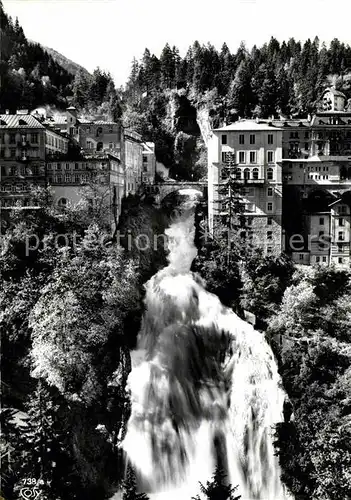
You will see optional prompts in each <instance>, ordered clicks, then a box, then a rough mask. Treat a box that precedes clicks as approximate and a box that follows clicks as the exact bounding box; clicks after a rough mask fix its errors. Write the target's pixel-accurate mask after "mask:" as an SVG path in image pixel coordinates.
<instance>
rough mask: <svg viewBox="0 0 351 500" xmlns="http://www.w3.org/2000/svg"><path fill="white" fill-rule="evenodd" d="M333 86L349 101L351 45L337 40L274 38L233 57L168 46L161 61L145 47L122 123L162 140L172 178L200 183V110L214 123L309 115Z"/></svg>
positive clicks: (159, 149)
mask: <svg viewBox="0 0 351 500" xmlns="http://www.w3.org/2000/svg"><path fill="white" fill-rule="evenodd" d="M330 85H335V86H336V88H338V89H339V90H342V91H343V92H345V93H346V95H347V97H351V94H350V85H351V47H350V46H349V45H345V44H344V43H342V42H340V41H339V40H338V39H334V40H332V42H331V43H330V45H329V47H327V46H326V45H325V44H324V43H320V41H319V40H318V38H317V37H316V38H315V39H314V40H313V41H312V40H310V39H308V40H306V42H305V43H303V44H302V43H301V42H300V41H296V40H295V39H293V38H291V39H289V40H288V41H284V42H282V43H280V42H278V40H276V39H275V38H271V40H270V41H269V42H268V43H265V44H263V45H262V46H261V47H258V46H256V45H255V46H254V47H253V48H252V49H251V50H248V49H247V48H246V47H245V45H244V44H243V43H242V44H241V45H240V47H239V48H238V49H237V51H236V52H233V53H232V52H231V51H230V50H229V47H228V45H227V44H226V43H224V44H223V46H222V48H221V50H219V51H218V50H217V49H216V48H215V47H214V46H213V45H211V44H210V43H208V44H207V45H201V44H200V43H199V42H197V41H196V42H194V44H193V45H192V46H191V47H189V50H188V51H187V53H186V55H185V57H180V54H179V50H178V49H177V47H174V46H173V47H170V46H169V44H166V45H165V47H164V48H163V50H162V52H161V55H160V57H157V56H156V55H154V54H151V53H150V51H149V50H148V49H145V52H144V54H143V56H142V58H141V60H140V61H137V60H136V59H134V60H133V62H132V69H131V73H130V77H129V80H128V82H127V84H126V87H125V91H124V95H123V119H124V123H125V124H128V125H132V126H133V128H135V129H136V130H137V131H138V132H140V133H141V134H142V135H143V136H144V137H145V139H146V140H150V141H154V142H155V143H156V154H157V159H158V160H159V161H161V162H163V163H164V164H165V165H166V166H168V167H171V176H172V177H177V176H179V177H181V178H184V179H187V180H191V179H192V178H194V179H199V178H201V177H202V176H204V175H205V174H206V171H205V166H206V161H204V159H203V158H202V156H201V147H202V146H203V143H202V140H201V137H200V130H202V124H201V120H202V118H201V117H200V114H199V110H201V109H203V108H206V109H207V110H208V120H209V121H210V125H212V126H219V125H222V124H223V122H224V121H226V122H231V121H234V120H236V119H238V118H239V117H242V118H244V117H245V118H250V117H263V118H268V117H269V116H272V115H274V116H279V115H285V116H290V115H293V116H307V114H308V113H311V112H313V111H315V110H316V108H317V105H318V100H319V98H320V95H321V92H322V91H323V90H324V89H325V88H326V87H327V86H330ZM197 120H198V123H197ZM205 128H206V127H205ZM202 132H203V130H202ZM203 139H204V141H205V142H206V138H205V137H203ZM179 146H181V148H182V149H181V153H182V154H181V155H180V156H179V155H178V152H179ZM179 158H182V161H180V160H179Z"/></svg>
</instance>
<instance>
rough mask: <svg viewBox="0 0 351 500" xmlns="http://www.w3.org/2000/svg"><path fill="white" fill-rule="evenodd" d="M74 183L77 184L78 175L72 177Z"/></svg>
mask: <svg viewBox="0 0 351 500" xmlns="http://www.w3.org/2000/svg"><path fill="white" fill-rule="evenodd" d="M74 182H75V183H76V184H79V175H75V176H74Z"/></svg>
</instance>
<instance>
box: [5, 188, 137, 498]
mask: <svg viewBox="0 0 351 500" xmlns="http://www.w3.org/2000/svg"><path fill="white" fill-rule="evenodd" d="M33 196H35V197H36V198H37V199H38V198H41V199H42V201H43V206H42V208H40V209H38V210H33V211H32V212H30V211H17V212H14V213H13V214H12V216H11V219H10V221H9V222H8V225H7V232H6V234H5V235H4V236H3V237H2V252H1V256H0V272H1V280H2V288H1V291H0V303H1V312H0V328H1V332H2V353H1V354H2V360H1V361H2V384H3V389H4V390H3V399H2V406H3V408H4V411H2V412H1V419H2V423H3V429H5V431H6V432H4V433H3V436H2V439H3V441H2V442H1V446H2V447H5V449H7V448H6V447H8V446H11V447H12V448H13V449H14V450H15V451H14V452H13V453H12V456H11V459H12V462H11V468H10V469H9V470H6V478H5V480H4V481H3V484H2V487H3V492H2V493H3V494H4V496H5V498H17V496H16V495H18V498H20V488H21V486H22V487H23V482H22V480H23V478H24V477H35V478H36V479H37V480H38V481H39V480H40V481H41V482H42V484H41V486H40V489H41V491H42V495H43V498H47V499H48V500H49V499H50V500H51V499H52V498H58V499H61V498H65V499H70V498H71V499H83V498H84V499H87V498H91V499H95V498H105V497H106V496H107V497H108V496H109V495H110V496H111V494H112V493H113V489H114V487H115V485H116V483H117V482H118V480H119V479H121V478H120V477H118V474H120V473H121V468H120V467H119V465H120V462H119V460H120V455H119V452H118V447H117V445H118V444H119V442H120V441H121V439H122V438H123V433H124V431H125V424H126V421H127V419H128V417H129V402H128V397H127V394H126V392H125V391H126V389H125V387H126V379H127V376H128V373H129V371H130V355H129V348H128V346H129V344H130V343H131V342H132V340H131V338H130V336H131V335H133V333H132V332H130V331H129V329H128V317H129V315H130V314H131V313H132V314H135V312H136V311H138V310H140V308H141V303H140V294H139V290H140V287H141V282H140V275H139V273H138V272H137V270H136V266H135V264H134V261H133V260H132V259H131V258H130V257H127V256H126V254H125V252H124V251H123V249H122V248H121V247H120V246H118V245H117V244H115V243H113V242H112V241H111V237H110V236H109V235H108V234H105V232H104V227H99V226H98V225H97V224H93V225H90V226H89V225H87V220H88V217H87V215H86V214H85V213H84V208H82V207H77V208H72V209H66V210H65V211H64V212H61V213H57V212H55V211H54V210H53V208H52V205H51V202H50V193H38V192H36V193H34V195H33ZM90 210H91V208H90ZM90 215H91V217H92V218H93V219H94V218H95V220H98V217H94V214H91V213H90Z"/></svg>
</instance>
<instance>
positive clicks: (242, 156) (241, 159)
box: [222, 151, 274, 164]
mask: <svg viewBox="0 0 351 500" xmlns="http://www.w3.org/2000/svg"><path fill="white" fill-rule="evenodd" d="M234 155H235V153H230V152H223V153H222V163H230V162H233V161H234V162H235V156H234ZM266 158H267V163H274V151H267V157H266ZM237 160H238V163H241V164H244V163H257V151H238V154H237Z"/></svg>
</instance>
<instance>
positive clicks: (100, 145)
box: [96, 142, 104, 151]
mask: <svg viewBox="0 0 351 500" xmlns="http://www.w3.org/2000/svg"><path fill="white" fill-rule="evenodd" d="M103 148H104V145H103V143H102V142H98V143H97V146H96V151H102V150H103Z"/></svg>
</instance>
